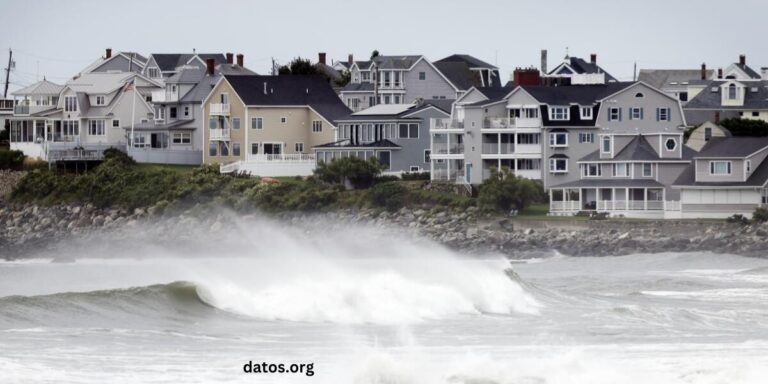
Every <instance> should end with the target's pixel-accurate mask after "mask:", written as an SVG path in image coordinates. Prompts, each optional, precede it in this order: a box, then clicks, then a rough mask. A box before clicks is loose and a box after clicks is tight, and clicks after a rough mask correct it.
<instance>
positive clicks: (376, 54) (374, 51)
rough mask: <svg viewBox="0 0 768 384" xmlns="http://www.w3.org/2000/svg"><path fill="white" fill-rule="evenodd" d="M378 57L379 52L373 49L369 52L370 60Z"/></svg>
mask: <svg viewBox="0 0 768 384" xmlns="http://www.w3.org/2000/svg"><path fill="white" fill-rule="evenodd" d="M378 56H379V50H378V49H374V50H373V52H371V60H373V58H374V57H378Z"/></svg>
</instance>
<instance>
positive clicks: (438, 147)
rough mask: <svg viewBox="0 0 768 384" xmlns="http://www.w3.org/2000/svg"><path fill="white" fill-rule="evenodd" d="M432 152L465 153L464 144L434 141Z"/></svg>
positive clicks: (444, 153)
mask: <svg viewBox="0 0 768 384" xmlns="http://www.w3.org/2000/svg"><path fill="white" fill-rule="evenodd" d="M432 153H434V154H437V155H461V154H464V144H451V145H450V146H449V145H448V144H443V143H433V144H432Z"/></svg>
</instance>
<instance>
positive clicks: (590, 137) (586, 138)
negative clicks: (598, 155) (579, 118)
mask: <svg viewBox="0 0 768 384" xmlns="http://www.w3.org/2000/svg"><path fill="white" fill-rule="evenodd" d="M594 142H595V134H594V133H593V132H579V144H583V143H590V144H594Z"/></svg>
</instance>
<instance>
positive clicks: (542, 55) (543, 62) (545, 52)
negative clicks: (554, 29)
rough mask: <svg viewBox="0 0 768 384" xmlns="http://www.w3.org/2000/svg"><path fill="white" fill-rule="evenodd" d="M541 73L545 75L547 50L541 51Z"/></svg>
mask: <svg viewBox="0 0 768 384" xmlns="http://www.w3.org/2000/svg"><path fill="white" fill-rule="evenodd" d="M540 69H541V73H543V74H545V75H546V74H547V50H546V49H542V50H541V68H540Z"/></svg>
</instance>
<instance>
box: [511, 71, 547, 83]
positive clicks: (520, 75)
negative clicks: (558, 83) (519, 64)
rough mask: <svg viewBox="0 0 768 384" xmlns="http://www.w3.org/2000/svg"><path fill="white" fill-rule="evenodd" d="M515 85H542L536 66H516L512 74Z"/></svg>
mask: <svg viewBox="0 0 768 384" xmlns="http://www.w3.org/2000/svg"><path fill="white" fill-rule="evenodd" d="M512 81H513V82H514V83H515V85H516V86H517V85H540V84H541V76H540V74H539V71H538V70H537V69H536V68H516V69H515V72H514V73H513V74H512Z"/></svg>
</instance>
